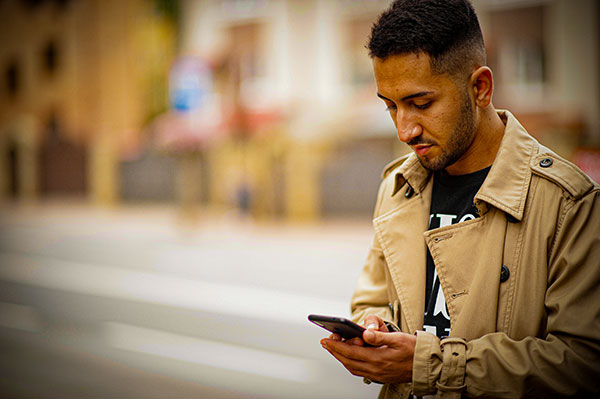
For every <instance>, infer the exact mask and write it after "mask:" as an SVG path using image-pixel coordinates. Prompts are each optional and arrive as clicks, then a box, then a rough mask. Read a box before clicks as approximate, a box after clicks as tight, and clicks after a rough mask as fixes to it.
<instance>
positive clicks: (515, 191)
mask: <svg viewBox="0 0 600 399" xmlns="http://www.w3.org/2000/svg"><path fill="white" fill-rule="evenodd" d="M497 112H498V116H500V118H501V119H502V121H503V122H504V124H505V126H506V127H505V129H504V136H503V137H502V141H501V143H500V148H499V149H498V153H497V154H496V159H495V160H494V163H493V164H492V168H491V170H490V172H489V174H488V176H487V178H486V179H485V181H484V182H483V184H482V186H481V188H480V189H479V191H478V192H477V194H476V195H475V204H476V206H477V207H478V208H479V210H480V213H481V214H483V213H485V211H486V207H487V205H486V204H489V205H492V206H494V207H496V208H498V209H501V210H502V211H504V212H506V213H508V214H510V215H511V216H513V217H514V218H516V219H517V220H521V219H522V217H523V211H524V209H525V199H526V198H527V192H528V189H529V182H530V180H531V168H530V166H529V162H530V160H531V158H532V157H533V156H534V155H535V153H534V152H535V148H536V141H535V139H534V138H533V137H531V136H530V135H529V133H527V131H526V130H525V128H524V127H523V126H522V125H521V124H520V123H519V121H518V120H517V119H516V118H515V117H514V115H513V114H511V113H510V112H509V111H503V110H498V111H497ZM430 175H431V173H430V172H429V171H427V170H426V169H425V168H423V166H421V164H420V163H419V160H418V159H417V157H416V155H415V154H414V153H413V154H411V155H410V156H408V158H407V159H406V161H405V162H403V163H402V165H400V166H399V167H398V168H397V169H396V173H395V179H394V190H393V191H392V195H395V194H396V193H397V192H398V191H399V190H400V188H401V187H402V186H403V185H404V184H405V183H406V182H408V184H410V186H411V187H412V188H413V189H414V190H416V191H417V192H419V193H420V192H422V191H423V190H424V188H425V186H426V185H427V182H428V181H429V177H430Z"/></svg>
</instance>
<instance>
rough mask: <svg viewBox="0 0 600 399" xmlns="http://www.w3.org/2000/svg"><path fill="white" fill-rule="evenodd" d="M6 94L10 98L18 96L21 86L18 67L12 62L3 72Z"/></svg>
mask: <svg viewBox="0 0 600 399" xmlns="http://www.w3.org/2000/svg"><path fill="white" fill-rule="evenodd" d="M5 85H6V92H7V93H8V95H9V96H10V97H11V98H15V97H16V96H17V95H18V94H19V90H20V86H21V73H20V70H19V65H18V63H17V62H16V61H12V62H11V63H10V64H9V65H8V67H7V68H6V72H5Z"/></svg>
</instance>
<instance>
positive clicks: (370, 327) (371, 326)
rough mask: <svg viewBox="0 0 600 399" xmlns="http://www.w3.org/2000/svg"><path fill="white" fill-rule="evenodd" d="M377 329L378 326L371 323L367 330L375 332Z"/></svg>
mask: <svg viewBox="0 0 600 399" xmlns="http://www.w3.org/2000/svg"><path fill="white" fill-rule="evenodd" d="M376 328H377V325H376V324H375V323H371V324H369V325H368V326H367V330H374V329H376Z"/></svg>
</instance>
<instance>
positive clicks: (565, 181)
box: [530, 152, 594, 199]
mask: <svg viewBox="0 0 600 399" xmlns="http://www.w3.org/2000/svg"><path fill="white" fill-rule="evenodd" d="M530 167H531V169H532V171H533V173H535V174H537V175H539V176H542V177H544V178H546V179H548V180H550V181H552V182H553V183H555V184H557V185H559V186H560V187H562V189H563V190H566V191H567V192H568V193H569V195H570V196H571V197H573V198H575V199H579V198H581V197H583V196H584V195H585V194H586V193H588V192H589V191H590V190H591V189H592V188H593V187H594V182H593V181H592V180H591V179H590V178H589V177H588V176H587V175H586V174H585V173H583V172H582V171H581V169H579V168H578V167H577V166H575V165H574V164H572V163H571V162H569V161H567V160H565V159H563V158H561V157H560V156H558V155H556V154H554V153H553V152H542V153H540V154H538V155H537V156H535V157H533V158H532V160H531V163H530Z"/></svg>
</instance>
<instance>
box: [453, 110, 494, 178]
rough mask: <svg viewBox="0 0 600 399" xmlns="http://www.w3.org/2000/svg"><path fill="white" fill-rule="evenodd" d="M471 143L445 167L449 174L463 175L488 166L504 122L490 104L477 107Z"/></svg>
mask: <svg viewBox="0 0 600 399" xmlns="http://www.w3.org/2000/svg"><path fill="white" fill-rule="evenodd" d="M479 110H480V111H481V112H480V113H479V115H478V120H477V122H476V123H477V130H476V132H475V137H474V138H473V143H472V144H471V146H470V147H469V149H468V150H467V151H466V152H465V154H464V155H463V156H462V157H461V158H460V159H459V160H458V161H457V162H455V163H453V164H452V165H450V166H448V167H447V168H446V172H448V174H450V175H464V174H467V173H472V172H476V171H478V170H481V169H483V168H487V167H488V166H490V165H491V164H492V163H493V162H494V159H496V153H497V152H498V149H499V148H500V142H501V141H502V137H503V136H504V123H503V122H502V119H500V117H499V116H498V113H497V112H496V110H495V109H494V107H493V106H492V105H489V106H487V107H486V108H484V109H479Z"/></svg>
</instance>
